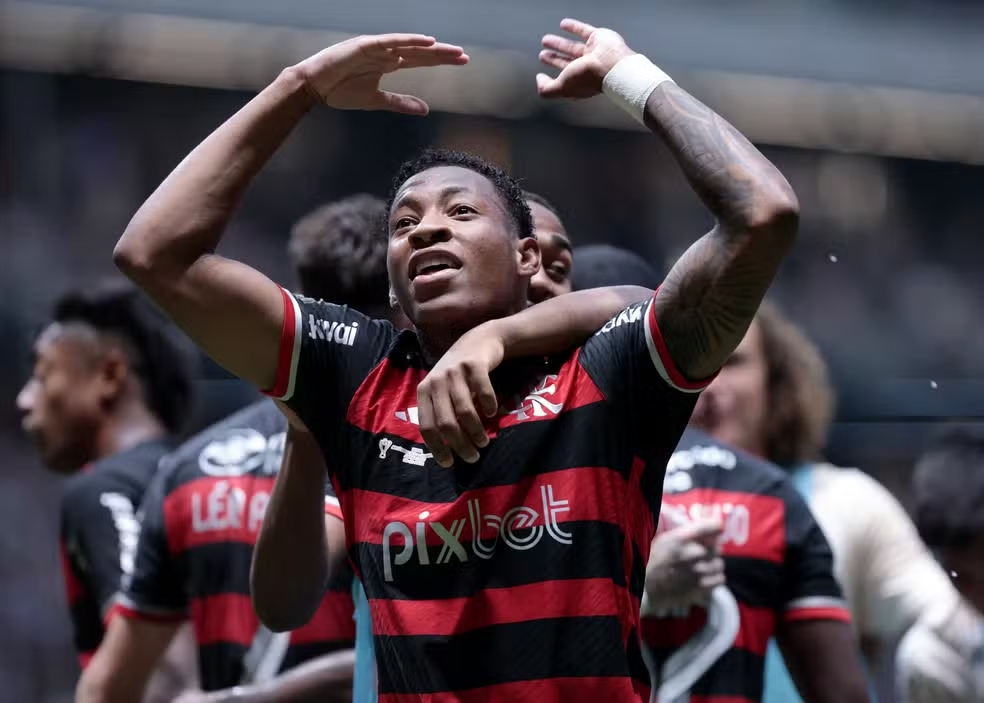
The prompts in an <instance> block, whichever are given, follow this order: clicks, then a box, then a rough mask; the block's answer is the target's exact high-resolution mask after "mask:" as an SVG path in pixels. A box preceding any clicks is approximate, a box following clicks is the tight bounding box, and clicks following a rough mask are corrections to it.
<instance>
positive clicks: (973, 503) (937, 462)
mask: <svg viewBox="0 0 984 703" xmlns="http://www.w3.org/2000/svg"><path fill="white" fill-rule="evenodd" d="M912 488H913V502H914V507H915V520H916V525H917V527H918V528H919V533H920V534H921V535H922V537H923V539H924V540H925V541H926V543H927V544H928V545H929V546H930V548H931V549H933V550H935V551H936V553H937V555H938V556H939V559H940V561H941V563H942V565H943V568H944V569H946V570H947V571H949V572H950V575H951V576H952V578H953V582H954V583H955V584H956V587H957V590H958V591H959V592H960V595H961V596H962V598H961V599H960V600H959V602H957V603H954V604H947V603H940V604H939V605H938V606H937V607H934V608H932V609H930V610H929V611H928V612H926V613H925V614H924V615H923V616H922V617H921V618H920V619H919V620H918V621H917V622H916V624H915V625H913V626H912V628H910V630H909V631H908V632H907V633H906V635H905V637H903V638H902V642H901V643H900V644H899V649H898V653H897V655H896V674H897V680H898V692H899V699H900V701H902V702H903V703H976V702H977V701H981V700H984V521H982V519H981V516H982V515H984V431H982V430H981V428H980V427H976V428H961V429H952V430H948V431H946V432H944V433H943V434H942V435H941V436H940V437H938V438H937V439H936V441H934V442H933V443H932V445H931V446H930V447H929V448H928V449H927V450H926V451H925V452H924V453H923V455H922V456H921V457H920V459H919V461H918V462H917V464H916V470H915V473H914V474H913V478H912ZM927 669H929V670H931V671H932V673H933V676H932V677H928V676H926V675H925V670H927Z"/></svg>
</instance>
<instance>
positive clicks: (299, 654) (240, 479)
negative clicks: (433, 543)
mask: <svg viewBox="0 0 984 703" xmlns="http://www.w3.org/2000/svg"><path fill="white" fill-rule="evenodd" d="M286 429H287V423H286V419H285V418H284V416H283V414H282V413H281V412H280V411H279V410H278V409H277V407H276V405H275V404H274V403H273V402H272V401H270V400H263V401H261V402H259V403H256V404H254V405H251V406H249V407H247V408H246V409H244V410H242V411H240V412H239V413H236V414H235V415H233V416H231V417H230V418H228V419H226V420H224V421H222V422H220V423H218V424H217V425H215V426H213V427H211V428H209V429H207V430H205V431H204V432H203V433H201V434H200V435H198V436H197V437H194V438H192V439H191V440H189V441H188V442H187V443H186V444H184V445H183V446H182V447H180V448H179V449H178V450H177V451H176V452H174V453H173V454H171V455H169V456H168V457H167V458H166V459H165V462H164V463H165V466H164V467H163V469H162V472H161V474H160V475H159V476H158V477H157V478H156V479H155V480H154V482H153V483H152V484H151V487H150V489H149V490H148V492H147V497H146V499H145V501H144V503H143V505H142V506H141V530H140V539H139V543H138V546H137V555H136V565H135V569H134V573H133V575H132V577H130V578H126V579H124V582H123V589H122V592H121V593H120V594H119V596H118V597H117V604H116V608H115V609H116V611H117V612H118V613H120V614H121V615H122V616H123V617H129V618H139V619H146V620H157V621H176V620H185V619H188V618H190V619H191V621H192V625H193V628H194V631H195V638H196V640H197V642H198V663H199V672H200V676H201V682H202V688H203V689H205V690H206V691H214V690H219V689H224V688H228V687H231V686H235V685H238V684H247V683H256V682H260V681H264V680H268V679H270V678H272V677H273V676H275V675H277V674H278V673H280V672H282V671H285V670H287V669H289V668H292V667H294V666H296V665H297V664H300V663H302V662H304V661H307V660H309V659H313V658H315V657H317V656H321V655H323V654H328V653H330V652H333V651H336V650H339V649H348V648H351V647H352V645H353V643H354V639H355V628H354V625H353V622H352V607H353V606H352V596H351V593H350V591H349V584H350V583H351V578H352V577H351V572H349V573H348V574H345V575H340V576H339V579H338V581H337V582H334V583H332V584H331V588H330V589H329V591H328V592H327V593H326V594H325V597H324V600H323V602H322V604H321V607H320V608H319V610H318V611H317V612H316V614H315V615H314V617H313V618H312V620H311V621H310V622H309V623H308V624H307V625H305V626H304V627H302V628H300V629H298V630H294V631H293V632H291V633H289V635H275V634H274V633H272V632H270V631H269V630H267V629H266V628H263V627H262V626H261V625H260V622H259V619H258V618H257V615H256V613H255V612H254V610H253V606H252V603H251V601H250V596H249V569H250V562H251V560H252V555H253V547H254V546H255V544H256V538H257V536H258V534H259V529H260V525H261V523H262V521H263V515H264V512H265V510H266V506H267V503H268V502H269V500H270V493H271V492H272V491H273V484H274V480H275V479H276V475H277V472H278V471H279V470H280V462H281V459H282V456H283V448H284V439H285V433H286Z"/></svg>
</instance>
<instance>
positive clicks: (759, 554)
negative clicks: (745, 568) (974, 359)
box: [663, 488, 786, 564]
mask: <svg viewBox="0 0 984 703" xmlns="http://www.w3.org/2000/svg"><path fill="white" fill-rule="evenodd" d="M663 502H664V503H666V504H667V505H673V506H681V507H682V508H684V509H686V511H687V514H688V516H689V517H690V519H692V520H694V519H697V518H699V517H701V516H717V517H720V518H721V520H722V522H723V523H724V525H725V534H723V535H722V542H721V552H722V554H724V555H725V556H727V557H751V558H755V559H761V560H764V561H770V562H774V563H777V564H779V563H782V561H783V560H784V559H785V558H786V505H785V503H784V502H783V500H782V499H781V498H777V497H772V496H764V495H758V494H755V493H743V492H740V491H722V490H719V489H717V488H693V489H691V490H690V491H688V492H686V493H682V494H675V495H673V494H668V495H666V496H664V498H663Z"/></svg>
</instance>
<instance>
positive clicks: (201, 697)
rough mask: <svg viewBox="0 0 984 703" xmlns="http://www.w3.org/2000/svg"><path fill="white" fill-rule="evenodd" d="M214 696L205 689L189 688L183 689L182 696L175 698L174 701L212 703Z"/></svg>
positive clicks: (181, 702)
mask: <svg viewBox="0 0 984 703" xmlns="http://www.w3.org/2000/svg"><path fill="white" fill-rule="evenodd" d="M211 702H212V697H211V696H210V695H209V694H207V693H205V691H195V690H192V689H189V690H187V691H183V692H182V693H181V695H180V696H178V697H177V698H175V699H174V700H173V701H172V703H211Z"/></svg>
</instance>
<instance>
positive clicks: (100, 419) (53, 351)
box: [17, 283, 193, 692]
mask: <svg viewBox="0 0 984 703" xmlns="http://www.w3.org/2000/svg"><path fill="white" fill-rule="evenodd" d="M190 399H191V366H190V357H189V355H188V354H187V353H185V351H184V350H182V348H181V347H180V345H179V343H178V342H177V341H176V337H175V336H174V335H173V331H172V330H170V329H169V325H168V324H167V323H166V321H165V320H164V319H163V318H162V317H161V316H160V315H159V314H158V313H157V311H155V310H154V309H153V308H152V307H151V305H150V303H149V302H147V301H146V299H145V298H144V297H143V296H142V295H141V294H140V293H139V291H137V290H136V289H134V288H132V287H131V286H129V285H126V284H123V283H107V284H104V285H100V286H97V287H94V288H92V289H90V290H75V291H71V292H68V293H66V294H65V295H63V296H62V297H61V298H60V299H59V300H58V301H57V303H56V304H55V306H54V311H53V315H52V318H51V322H50V323H49V324H48V325H47V327H45V329H44V330H43V331H42V332H41V334H40V335H39V336H38V338H37V341H36V343H35V345H34V372H33V374H32V376H31V378H30V379H28V381H27V383H26V384H25V385H24V387H23V389H22V390H21V391H20V393H19V394H18V396H17V407H18V409H19V410H20V412H21V413H23V415H24V420H23V426H24V429H25V430H26V431H27V432H28V434H30V435H31V437H32V438H33V439H34V440H35V443H36V444H37V447H38V451H39V452H40V454H41V458H42V460H43V461H44V463H45V464H46V465H47V466H48V467H49V468H51V469H52V470H53V471H57V472H59V473H63V474H68V475H70V478H69V479H68V481H67V483H66V485H65V489H64V495H63V498H62V508H61V542H62V557H63V558H62V569H63V572H64V577H65V583H66V587H67V594H68V602H69V608H70V610H71V617H72V625H73V630H74V638H75V647H76V650H77V651H78V655H79V663H80V664H81V666H82V667H83V668H85V667H86V666H87V665H88V663H89V659H90V658H91V657H92V654H93V653H94V652H95V650H96V648H97V647H98V646H99V643H100V642H101V641H102V638H103V634H104V619H105V618H107V617H108V616H109V609H110V605H111V604H112V597H113V595H114V594H115V593H116V591H117V589H118V588H119V585H120V578H121V576H122V575H124V574H127V573H129V572H130V571H131V569H132V566H133V558H134V548H135V546H136V539H137V520H136V516H135V508H136V506H138V505H139V504H140V500H141V499H142V498H143V494H144V491H145V490H146V488H147V485H148V483H149V482H150V481H151V478H152V477H153V476H154V474H155V473H156V471H157V465H158V461H159V459H160V458H161V457H162V456H163V455H164V453H165V452H166V451H167V450H168V449H169V447H170V444H169V441H170V440H169V436H170V435H171V433H173V432H174V431H176V430H177V429H178V428H179V426H180V425H181V424H182V421H183V420H184V418H185V417H186V416H187V412H188V408H189V402H190ZM185 644H187V642H186V643H185ZM173 654H174V658H173V659H172V660H171V661H170V662H169V663H168V664H167V665H166V666H165V667H164V670H162V671H161V676H160V678H159V679H158V683H159V684H160V685H161V686H163V688H164V689H165V690H164V691H162V692H166V690H171V689H172V687H177V688H180V687H181V686H183V685H184V683H183V682H185V681H186V680H187V679H188V678H191V677H193V671H191V672H189V671H188V670H187V667H182V666H181V665H180V662H181V661H182V658H181V652H180V651H177V650H176V651H175V652H173Z"/></svg>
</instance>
